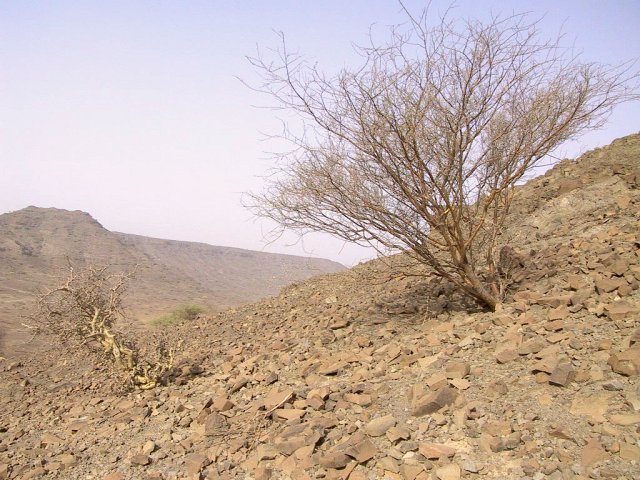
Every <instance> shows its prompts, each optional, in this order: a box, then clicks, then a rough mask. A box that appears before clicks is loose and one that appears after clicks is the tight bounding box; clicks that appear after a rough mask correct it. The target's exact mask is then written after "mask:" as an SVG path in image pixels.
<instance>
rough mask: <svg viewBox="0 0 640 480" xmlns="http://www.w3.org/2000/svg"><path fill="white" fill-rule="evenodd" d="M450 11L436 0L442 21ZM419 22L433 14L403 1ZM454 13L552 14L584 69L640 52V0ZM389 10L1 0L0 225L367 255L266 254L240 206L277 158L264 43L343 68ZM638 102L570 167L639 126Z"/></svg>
mask: <svg viewBox="0 0 640 480" xmlns="http://www.w3.org/2000/svg"><path fill="white" fill-rule="evenodd" d="M449 3H450V2H448V1H447V2H444V1H437V0H436V1H433V2H432V6H431V11H432V12H437V11H438V10H440V11H442V10H443V9H445V8H446V7H447V6H448V5H449ZM406 4H407V5H408V6H409V7H410V8H411V9H412V10H414V11H417V10H419V9H420V8H421V6H423V5H424V4H425V2H419V1H407V2H406ZM456 5H457V6H456V7H455V8H454V10H453V11H452V16H454V17H456V16H465V17H481V18H482V17H486V16H487V15H488V14H489V13H490V12H493V13H503V14H509V13H511V12H514V11H515V12H523V11H530V12H532V14H533V15H534V16H541V15H543V14H546V16H545V17H544V19H543V20H542V23H541V29H542V30H543V33H544V34H546V35H555V34H556V33H557V32H558V30H559V29H560V28H561V27H563V30H564V32H565V34H566V44H568V45H571V44H574V45H575V47H576V48H577V49H579V50H582V51H583V58H584V59H585V60H590V61H599V62H604V63H612V64H616V63H621V62H624V61H627V60H629V59H632V58H634V57H637V56H638V55H640V29H639V28H638V25H640V2H638V1H637V0H619V1H615V0H611V1H602V0H601V1H586V0H585V1H566V0H563V1H538V2H533V1H518V0H513V1H510V2H509V1H484V2H483V1H459V2H457V4H456ZM399 12H400V8H399V5H398V4H397V3H396V2H395V1H392V0H388V1H386V0H385V1H382V0H376V1H362V0H354V1H346V0H343V1H334V0H325V1H280V0H272V1H262V2H257V1H255V2H249V1H213V0H212V1H171V2H169V1H131V0H127V1H60V0H58V1H33V2H31V1H26V0H21V1H7V0H0V213H4V212H8V211H13V210H18V209H20V208H24V207H26V206H28V205H37V206H42V207H58V208H66V209H71V210H76V209H79V210H84V211H88V212H89V213H91V214H92V215H93V216H94V217H95V218H97V219H98V220H99V221H100V222H102V224H103V225H104V226H105V227H106V228H109V229H111V230H116V231H122V232H127V233H136V234H141V235H148V236H155V237H162V238H172V239H178V240H191V241H202V242H207V243H211V244H216V245H228V246H236V247H241V248H249V249H255V250H266V251H276V252H282V253H290V254H297V255H307V254H311V255H315V256H323V257H328V258H332V259H335V260H338V261H341V262H343V263H345V264H353V263H354V262H356V261H357V260H359V259H362V258H369V257H371V256H372V253H371V252H369V251H365V250H363V249H359V248H354V247H344V248H343V242H341V241H338V240H336V241H334V240H331V239H328V238H327V237H324V236H317V235H316V236H311V237H309V238H308V239H307V240H305V242H304V249H303V246H302V245H300V244H297V245H294V246H287V245H288V244H290V243H292V242H293V241H295V238H296V237H295V236H290V237H288V238H286V239H283V240H281V241H278V242H275V243H273V244H271V245H266V246H265V243H264V240H263V235H262V232H263V231H266V230H268V229H269V225H268V224H266V223H264V222H262V221H255V220H254V219H252V218H251V215H250V214H249V213H248V212H246V211H245V210H244V209H243V208H242V207H241V206H240V192H242V191H247V190H256V189H260V186H261V184H262V180H261V178H260V175H261V174H264V173H265V172H266V171H267V170H268V168H269V167H270V166H271V165H272V160H271V159H269V157H268V156H267V155H265V154H264V153H263V152H265V151H269V150H271V149H273V148H274V146H273V145H269V144H268V143H265V142H263V141H261V134H260V132H273V131H274V130H276V129H277V127H278V123H277V121H276V120H275V117H274V113H273V112H271V111H269V110H264V109H256V108H254V107H253V105H264V104H267V103H268V99H266V98H263V97H260V96H259V95H257V94H255V93H254V92H251V91H250V90H248V89H247V88H246V87H244V86H243V85H242V84H241V83H240V82H239V81H238V80H237V79H236V78H235V77H236V76H239V77H241V78H243V79H246V80H247V81H249V82H252V81H254V80H255V79H256V76H255V73H254V72H253V71H252V69H251V68H250V66H249V64H248V62H247V61H246V60H245V56H246V55H251V54H252V53H254V52H255V47H256V45H258V44H259V45H260V46H262V47H270V46H275V45H276V44H277V38H276V36H275V35H274V33H273V31H274V30H282V31H283V32H285V35H286V37H287V39H288V43H289V45H290V46H291V47H293V48H297V49H299V50H300V52H301V53H304V54H306V55H309V56H311V57H314V58H316V59H317V60H318V62H319V64H320V67H321V68H326V69H327V70H330V71H331V70H334V69H335V68H337V67H340V66H342V65H345V64H346V65H348V64H352V63H353V62H354V61H355V60H356V56H355V55H354V53H353V50H352V48H351V43H352V42H355V43H363V42H365V41H366V38H367V34H368V31H369V26H370V25H371V24H374V23H375V24H377V25H378V26H379V27H378V30H377V31H379V32H382V31H383V30H384V26H386V25H390V24H395V23H398V22H400V21H403V17H402V15H401V14H400V13H399ZM639 119H640V105H639V103H638V102H635V103H634V104H627V105H625V106H621V107H619V108H618V109H616V111H615V112H614V115H613V116H612V117H611V120H610V123H609V124H608V125H607V127H605V128H604V129H603V130H601V131H598V132H594V133H593V134H589V135H587V136H585V137H583V138H582V139H581V141H579V142H577V143H575V144H572V145H569V146H567V147H566V149H565V152H564V153H565V154H566V155H567V156H573V155H575V154H576V153H579V152H581V151H584V150H587V149H590V148H593V147H596V146H600V145H604V144H607V143H609V142H610V141H611V140H613V139H614V138H617V137H620V136H623V135H627V134H630V133H634V132H637V131H638V130H640V122H639Z"/></svg>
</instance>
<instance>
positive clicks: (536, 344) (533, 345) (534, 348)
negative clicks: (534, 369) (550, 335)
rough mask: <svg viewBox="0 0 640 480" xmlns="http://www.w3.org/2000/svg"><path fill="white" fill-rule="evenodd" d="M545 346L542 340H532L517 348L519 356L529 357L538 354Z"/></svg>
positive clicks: (545, 343)
mask: <svg viewBox="0 0 640 480" xmlns="http://www.w3.org/2000/svg"><path fill="white" fill-rule="evenodd" d="M546 346H547V342H546V340H544V339H542V338H532V339H531V340H527V341H526V342H524V343H523V344H522V345H520V346H519V347H518V354H519V355H529V354H530V353H538V352H539V351H540V350H542V349H543V348H544V347H546Z"/></svg>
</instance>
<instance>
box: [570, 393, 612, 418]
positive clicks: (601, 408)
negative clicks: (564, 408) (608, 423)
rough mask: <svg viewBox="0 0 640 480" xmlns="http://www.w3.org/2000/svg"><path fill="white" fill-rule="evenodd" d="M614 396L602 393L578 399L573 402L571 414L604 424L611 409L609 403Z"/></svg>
mask: <svg viewBox="0 0 640 480" xmlns="http://www.w3.org/2000/svg"><path fill="white" fill-rule="evenodd" d="M611 396H612V394H611V393H609V392H601V393H597V394H595V395H590V396H585V397H576V398H574V399H573V401H572V402H571V407H570V408H569V413H571V415H582V416H585V417H588V418H590V419H591V420H592V421H594V422H596V423H601V422H604V421H605V420H606V419H605V418H604V414H605V413H607V410H608V409H609V402H610V399H611Z"/></svg>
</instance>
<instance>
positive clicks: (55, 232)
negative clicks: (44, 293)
mask: <svg viewBox="0 0 640 480" xmlns="http://www.w3.org/2000/svg"><path fill="white" fill-rule="evenodd" d="M67 258H69V259H70V260H71V262H72V263H74V264H76V265H86V264H88V263H96V264H110V265H113V266H114V268H115V269H118V270H122V271H125V270H130V269H131V268H132V267H133V266H134V265H136V264H138V265H139V269H138V273H137V274H136V278H135V280H134V281H133V282H132V283H131V286H130V289H129V293H128V296H127V298H128V301H127V303H128V311H129V312H130V313H131V314H133V316H135V317H137V318H138V319H141V320H146V319H149V318H150V317H153V316H156V315H160V314H162V313H165V312H167V311H169V310H171V309H172V308H173V307H175V306H177V305H180V304H199V305H203V306H206V307H208V308H210V309H212V310H222V309H224V308H227V307H232V306H237V305H241V304H244V303H247V302H252V301H255V300H258V299H260V298H263V297H266V296H269V295H275V294H277V293H278V292H279V291H280V289H281V288H282V287H283V286H285V285H288V284H290V283H292V282H295V281H298V280H302V279H306V278H309V277H311V276H314V275H318V274H324V273H330V272H336V271H339V270H343V269H344V267H343V266H342V265H340V264H339V263H336V262H332V261H330V260H325V259H319V258H306V257H299V256H293V255H280V254H273V253H264V252H256V251H251V250H242V249H239V248H230V247H218V246H212V245H207V244H204V243H193V242H179V241H174V240H161V239H156V238H148V237H143V236H139V235H129V234H125V233H116V232H111V231H109V230H107V229H106V228H104V227H103V226H102V225H101V224H100V223H99V222H98V221H96V220H95V219H94V218H93V217H91V215H89V214H88V213H85V212H81V211H67V210H60V209H56V208H38V207H28V208H25V209H22V210H19V211H16V212H11V213H5V214H3V215H0V342H2V344H4V346H3V347H0V348H2V350H5V349H8V350H11V349H14V348H19V346H20V345H21V344H22V343H23V342H24V341H26V339H27V338H28V337H29V335H28V330H25V329H24V328H21V323H23V322H24V320H23V319H22V318H21V316H22V315H23V314H25V313H27V312H28V310H29V309H30V308H31V304H32V293H33V292H34V291H35V290H37V289H41V288H46V287H50V286H53V285H54V284H55V281H56V278H57V277H59V276H60V274H61V273H63V272H64V269H65V267H66V265H67ZM3 337H4V341H2V338H3ZM2 344H0V345H2Z"/></svg>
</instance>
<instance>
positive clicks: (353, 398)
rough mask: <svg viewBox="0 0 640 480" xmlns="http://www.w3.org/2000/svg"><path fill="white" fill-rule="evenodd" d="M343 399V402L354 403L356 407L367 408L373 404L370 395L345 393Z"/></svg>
mask: <svg viewBox="0 0 640 480" xmlns="http://www.w3.org/2000/svg"><path fill="white" fill-rule="evenodd" d="M343 398H344V400H345V401H347V402H349V403H355V404H356V405H360V406H361V407H368V406H369V405H371V404H372V403H373V400H372V399H371V395H369V394H366V393H360V394H359V393H345V394H344V396H343Z"/></svg>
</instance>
